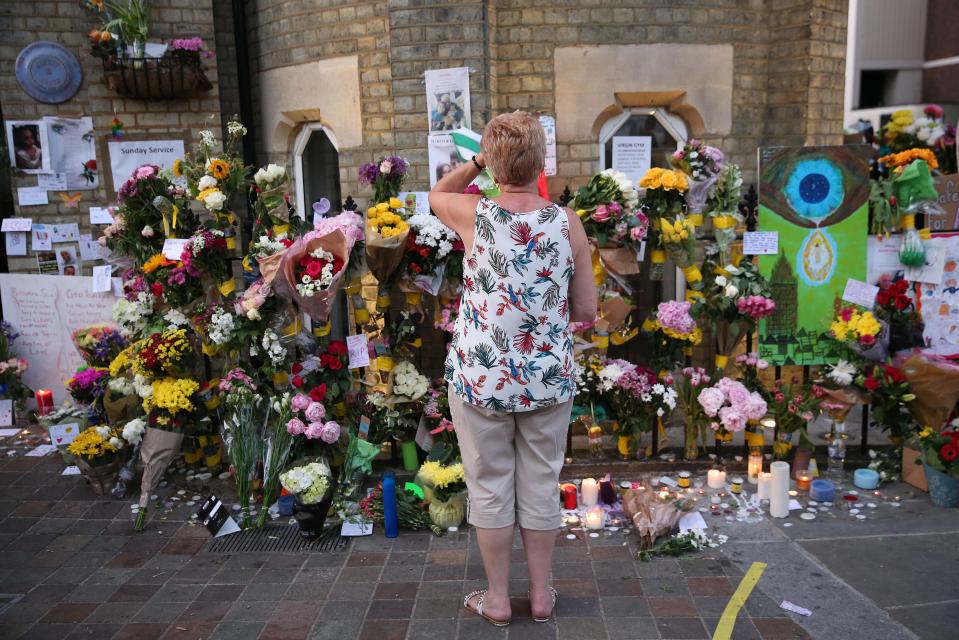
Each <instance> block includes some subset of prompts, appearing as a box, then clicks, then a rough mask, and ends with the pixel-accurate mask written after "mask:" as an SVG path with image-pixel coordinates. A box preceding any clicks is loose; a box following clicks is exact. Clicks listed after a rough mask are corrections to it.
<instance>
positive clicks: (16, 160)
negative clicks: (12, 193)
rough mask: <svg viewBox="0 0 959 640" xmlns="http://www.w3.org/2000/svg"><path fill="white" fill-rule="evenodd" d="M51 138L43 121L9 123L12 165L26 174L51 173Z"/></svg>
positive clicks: (14, 121)
mask: <svg viewBox="0 0 959 640" xmlns="http://www.w3.org/2000/svg"><path fill="white" fill-rule="evenodd" d="M48 138H49V136H48V132H47V125H46V123H45V122H44V121H43V120H10V121H8V122H7V149H9V153H10V165H11V166H13V167H16V168H17V169H18V170H19V171H22V172H24V173H51V172H52V171H53V170H52V169H51V168H50V167H51V164H50V154H49V153H48V151H49V144H48V143H49V139H48Z"/></svg>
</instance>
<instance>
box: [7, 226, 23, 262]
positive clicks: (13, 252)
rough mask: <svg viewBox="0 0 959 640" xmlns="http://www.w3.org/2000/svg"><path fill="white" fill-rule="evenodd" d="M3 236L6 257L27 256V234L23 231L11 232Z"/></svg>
mask: <svg viewBox="0 0 959 640" xmlns="http://www.w3.org/2000/svg"><path fill="white" fill-rule="evenodd" d="M3 235H4V239H5V241H6V245H7V255H8V256H25V255H27V234H26V232H24V231H11V232H7V233H5V234H3Z"/></svg>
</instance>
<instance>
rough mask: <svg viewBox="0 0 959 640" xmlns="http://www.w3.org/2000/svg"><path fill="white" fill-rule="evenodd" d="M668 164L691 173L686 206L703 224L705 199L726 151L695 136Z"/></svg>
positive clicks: (711, 187)
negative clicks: (711, 145)
mask: <svg viewBox="0 0 959 640" xmlns="http://www.w3.org/2000/svg"><path fill="white" fill-rule="evenodd" d="M669 164H670V165H672V167H673V168H674V169H678V170H679V171H682V172H683V173H685V174H686V175H687V176H688V177H689V189H688V190H687V191H686V207H687V211H688V212H689V217H690V218H691V219H692V222H693V224H694V225H696V226H697V227H701V226H702V224H703V213H704V212H705V210H706V201H707V200H708V199H709V196H710V195H711V194H712V192H713V189H714V188H715V186H716V183H717V182H718V181H719V176H720V174H721V173H722V170H723V167H724V164H725V158H724V156H723V152H722V151H720V150H719V149H717V148H716V147H710V146H709V145H707V144H704V143H703V142H702V141H701V140H696V139H695V138H694V139H692V140H690V141H689V142H687V143H686V144H685V145H683V148H682V149H677V150H676V151H675V152H674V153H673V155H672V156H670V159H669Z"/></svg>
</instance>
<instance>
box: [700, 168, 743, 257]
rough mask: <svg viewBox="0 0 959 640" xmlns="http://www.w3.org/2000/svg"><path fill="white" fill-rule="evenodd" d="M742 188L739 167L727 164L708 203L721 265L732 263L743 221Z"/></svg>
mask: <svg viewBox="0 0 959 640" xmlns="http://www.w3.org/2000/svg"><path fill="white" fill-rule="evenodd" d="M742 186H743V175H742V172H741V171H740V169H739V166H738V165H735V164H732V163H730V164H727V165H726V166H725V167H723V170H722V172H721V173H720V174H719V181H718V182H717V183H716V186H715V188H714V189H713V191H712V193H711V194H710V195H709V199H708V200H707V201H706V211H708V212H709V217H710V219H711V220H712V222H713V236H714V237H715V238H716V246H717V247H718V248H719V264H729V263H730V262H731V255H730V248H731V246H732V243H733V241H734V240H735V239H736V225H738V224H739V223H741V222H742V221H743V216H742V214H740V213H739V211H738V207H739V199H740V194H741V191H742Z"/></svg>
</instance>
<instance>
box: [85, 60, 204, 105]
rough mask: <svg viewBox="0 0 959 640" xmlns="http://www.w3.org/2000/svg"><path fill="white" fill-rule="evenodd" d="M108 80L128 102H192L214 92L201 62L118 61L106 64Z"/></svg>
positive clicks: (112, 88)
mask: <svg viewBox="0 0 959 640" xmlns="http://www.w3.org/2000/svg"><path fill="white" fill-rule="evenodd" d="M103 72H104V80H105V81H106V84H107V86H108V87H110V89H111V90H113V91H114V92H116V93H117V94H118V95H121V96H123V97H125V98H136V99H140V100H173V99H175V98H189V97H191V96H193V95H195V94H197V93H203V92H206V91H209V90H210V89H212V88H213V84H212V83H211V82H210V81H209V79H207V77H206V75H205V74H204V73H203V66H202V64H201V62H200V59H199V58H198V57H197V58H196V59H195V60H184V59H179V58H174V57H163V58H117V57H111V58H108V59H105V60H104V61H103Z"/></svg>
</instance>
